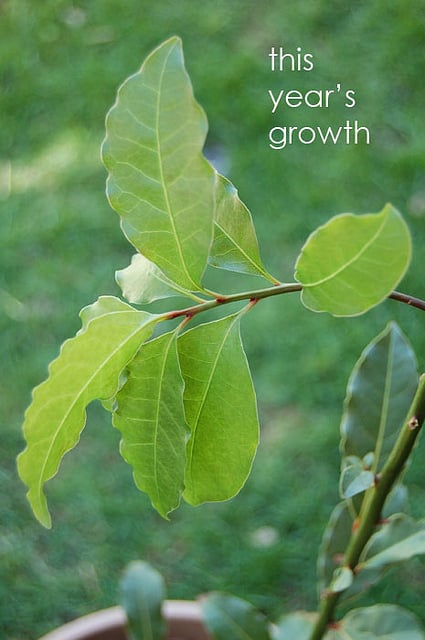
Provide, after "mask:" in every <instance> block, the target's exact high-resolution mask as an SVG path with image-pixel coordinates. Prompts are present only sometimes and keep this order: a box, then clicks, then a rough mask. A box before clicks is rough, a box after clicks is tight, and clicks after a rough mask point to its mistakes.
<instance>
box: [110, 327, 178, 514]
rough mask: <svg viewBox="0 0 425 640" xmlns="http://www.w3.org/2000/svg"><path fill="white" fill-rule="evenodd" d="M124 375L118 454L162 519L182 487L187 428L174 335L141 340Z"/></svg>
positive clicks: (118, 416)
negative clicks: (141, 342) (130, 468)
mask: <svg viewBox="0 0 425 640" xmlns="http://www.w3.org/2000/svg"><path fill="white" fill-rule="evenodd" d="M127 376H128V377H127V382H126V383H125V385H124V386H123V388H122V389H121V390H120V392H119V393H118V394H117V410H116V411H115V414H114V417H113V422H114V426H115V427H117V429H119V430H120V431H121V434H122V442H121V454H122V456H123V458H124V459H125V460H126V462H128V463H129V464H131V465H132V467H133V474H134V480H135V483H136V485H137V487H138V488H139V489H140V490H141V491H145V492H146V493H147V494H148V495H149V497H150V499H151V501H152V504H153V506H154V507H155V508H156V509H157V511H158V512H159V513H160V514H161V515H162V516H164V517H166V516H167V514H168V513H169V512H170V511H172V510H173V509H175V508H176V507H177V506H178V504H179V501H180V496H181V493H182V491H183V480H184V469H185V463H186V441H187V436H188V432H189V429H188V427H187V425H186V421H185V416H184V409H183V379H182V376H181V373H180V367H179V362H178V359H177V348H176V336H175V333H174V332H171V333H166V334H163V335H161V336H160V337H159V338H155V339H154V340H151V341H150V342H147V343H146V344H144V345H143V347H142V348H141V349H140V351H139V352H138V354H137V355H136V356H135V358H134V359H133V360H132V361H131V362H130V364H129V365H128V368H127Z"/></svg>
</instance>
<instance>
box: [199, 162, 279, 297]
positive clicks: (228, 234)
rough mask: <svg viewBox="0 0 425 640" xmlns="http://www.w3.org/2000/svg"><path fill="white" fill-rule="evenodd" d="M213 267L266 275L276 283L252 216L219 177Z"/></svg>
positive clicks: (212, 256)
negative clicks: (261, 254)
mask: <svg viewBox="0 0 425 640" xmlns="http://www.w3.org/2000/svg"><path fill="white" fill-rule="evenodd" d="M210 264H211V265H212V266H213V267H217V268H219V269H227V270H228V271H238V272H240V273H248V274H252V275H257V276H263V277H264V278H266V279H267V280H270V281H271V282H273V283H274V284H276V283H277V281H276V280H275V279H274V278H273V277H272V276H271V275H269V274H268V273H267V271H266V270H265V268H264V266H263V263H262V261H261V257H260V251H259V248H258V242H257V236H256V233H255V228H254V225H253V222H252V218H251V214H250V212H249V211H248V209H247V208H246V206H245V205H244V203H243V202H242V201H241V200H240V199H239V197H238V192H237V190H236V189H235V187H234V186H233V184H232V183H231V182H229V180H227V179H226V178H224V177H223V176H221V175H219V174H217V179H216V191H215V216H214V242H213V245H212V248H211V255H210Z"/></svg>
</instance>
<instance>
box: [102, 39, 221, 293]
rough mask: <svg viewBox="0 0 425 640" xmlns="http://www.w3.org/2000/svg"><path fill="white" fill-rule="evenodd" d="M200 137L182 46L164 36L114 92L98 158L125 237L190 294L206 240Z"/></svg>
mask: <svg viewBox="0 0 425 640" xmlns="http://www.w3.org/2000/svg"><path fill="white" fill-rule="evenodd" d="M206 133H207V120H206V117H205V114H204V112H203V111H202V109H201V107H200V106H199V105H198V103H197V102H196V101H195V99H194V97H193V91H192V85H191V83H190V79H189V76H188V74H187V72H186V69H185V67H184V61H183V52H182V45H181V41H180V39H179V38H177V37H173V38H170V39H169V40H167V41H166V42H164V43H163V44H162V45H160V46H159V47H158V48H157V49H155V50H154V51H153V52H152V53H151V54H150V55H149V56H148V58H147V59H146V61H145V63H144V64H143V66H142V68H141V70H140V71H139V72H138V73H136V74H134V75H133V76H131V77H130V78H128V79H127V80H126V81H125V82H124V84H123V85H122V86H121V87H120V89H119V91H118V97H117V101H116V103H115V105H114V106H113V107H112V109H111V110H110V112H109V114H108V116H107V121H106V139H105V142H104V144H103V151H102V153H103V161H104V163H105V166H106V168H107V169H108V172H109V178H108V184H107V193H108V197H109V200H110V203H111V205H112V207H113V208H114V209H115V210H116V211H117V212H118V213H119V214H120V216H121V217H122V228H123V231H124V233H125V234H126V235H127V237H128V239H129V240H130V242H132V244H133V245H134V246H135V247H136V249H137V250H138V251H140V253H142V254H143V255H144V256H145V257H146V258H148V260H150V261H151V262H154V263H155V264H156V265H157V266H158V267H159V269H160V270H161V271H162V272H163V273H165V275H166V276H168V278H170V279H171V280H173V281H174V282H176V283H177V284H178V285H180V286H181V287H183V288H185V289H189V290H199V288H200V286H201V278H202V274H203V272H204V270H205V267H206V264H207V261H208V254H209V249H210V245H211V242H212V235H213V212H214V180H215V172H214V169H213V168H212V167H211V165H210V164H209V163H208V162H207V160H206V159H205V158H204V157H203V155H202V147H203V144H204V141H205V137H206Z"/></svg>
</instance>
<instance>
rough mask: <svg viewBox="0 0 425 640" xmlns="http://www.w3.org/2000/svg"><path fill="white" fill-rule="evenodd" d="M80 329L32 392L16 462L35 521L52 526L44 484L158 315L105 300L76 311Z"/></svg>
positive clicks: (108, 394) (109, 393)
mask: <svg viewBox="0 0 425 640" xmlns="http://www.w3.org/2000/svg"><path fill="white" fill-rule="evenodd" d="M81 317H82V320H83V328H82V329H81V330H80V331H79V332H78V334H77V335H76V336H75V337H74V338H71V339H70V340H67V341H66V342H65V343H64V344H63V346H62V349H61V352H60V355H59V357H58V358H57V359H56V360H54V361H53V362H52V363H51V365H50V367H49V377H48V378H47V380H45V381H44V382H43V383H42V384H41V385H39V386H38V387H37V388H36V389H35V390H34V392H33V400H32V403H31V405H30V407H29V408H28V409H27V412H26V414H25V422H24V434H25V437H26V440H27V447H26V449H25V450H24V451H23V452H22V453H21V454H20V456H19V459H18V469H19V474H20V477H21V478H22V480H23V481H24V483H25V484H26V485H27V486H28V488H29V491H28V494H27V495H28V500H29V502H30V504H31V506H32V509H33V511H34V514H35V515H36V517H37V518H38V519H39V520H40V522H41V523H42V524H43V525H44V526H46V527H50V526H51V520H50V515H49V512H48V509H47V503H46V497H45V495H44V493H43V485H44V483H45V482H46V481H47V480H49V479H50V478H52V477H53V476H54V475H55V474H56V472H57V470H58V468H59V465H60V462H61V460H62V458H63V456H64V455H65V453H66V452H67V451H69V450H70V449H72V448H73V447H74V446H75V445H76V444H77V442H78V440H79V437H80V433H81V431H82V429H83V428H84V424H85V418H86V414H85V409H86V406H87V405H88V404H89V403H90V402H91V401H92V400H95V399H108V398H110V397H111V396H112V395H113V394H114V393H115V392H116V390H117V386H118V379H119V375H120V372H121V371H122V369H123V368H124V367H125V366H126V364H127V363H128V362H129V361H130V360H131V359H132V358H133V356H134V354H135V353H136V351H137V350H138V348H139V347H140V344H141V343H142V342H144V341H145V340H146V339H147V338H148V337H149V336H150V335H151V333H152V331H153V328H154V325H155V323H156V322H157V321H158V319H159V316H154V315H152V314H149V313H146V312H144V311H136V310H135V309H133V308H132V307H130V306H129V305H127V304H125V303H124V302H121V301H120V300H118V299H117V298H113V297H104V298H100V299H99V300H98V302H96V303H95V304H93V305H91V306H90V307H86V308H85V309H83V311H82V312H81Z"/></svg>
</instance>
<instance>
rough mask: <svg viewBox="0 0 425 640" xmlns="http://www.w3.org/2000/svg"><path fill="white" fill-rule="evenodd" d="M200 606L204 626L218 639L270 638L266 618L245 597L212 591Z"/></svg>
mask: <svg viewBox="0 0 425 640" xmlns="http://www.w3.org/2000/svg"><path fill="white" fill-rule="evenodd" d="M201 606H202V615H203V619H204V622H205V626H206V627H207V630H208V631H209V632H210V633H211V634H212V636H213V637H214V638H215V640H230V639H231V640H270V633H269V623H268V621H267V618H266V617H265V616H264V615H263V614H262V613H261V612H260V611H258V610H257V609H256V608H255V607H253V606H252V605H251V604H250V603H249V602H246V601H245V600H241V599H240V598H236V597H235V596H229V595H226V594H224V593H211V594H209V595H208V596H206V597H205V598H203V599H202V600H201Z"/></svg>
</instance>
